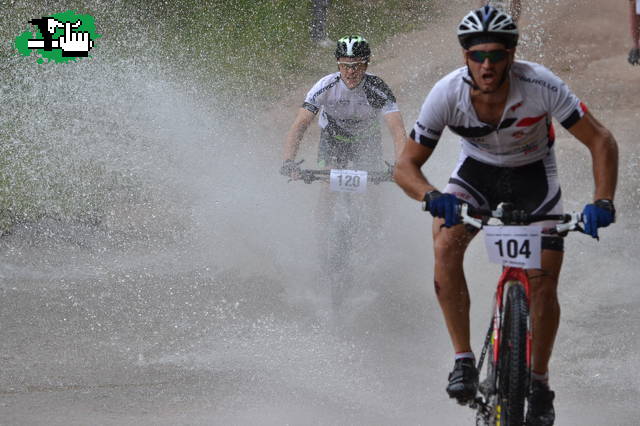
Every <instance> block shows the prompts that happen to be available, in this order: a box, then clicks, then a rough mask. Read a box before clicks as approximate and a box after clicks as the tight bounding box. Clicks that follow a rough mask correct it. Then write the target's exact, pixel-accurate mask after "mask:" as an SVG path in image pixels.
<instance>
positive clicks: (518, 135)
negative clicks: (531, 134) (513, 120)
mask: <svg viewBox="0 0 640 426" xmlns="http://www.w3.org/2000/svg"><path fill="white" fill-rule="evenodd" d="M525 134H526V133H525V132H523V131H522V130H518V131H517V132H514V133H512V134H511V136H513V138H514V139H520V138H522V137H523V136H524V135H525Z"/></svg>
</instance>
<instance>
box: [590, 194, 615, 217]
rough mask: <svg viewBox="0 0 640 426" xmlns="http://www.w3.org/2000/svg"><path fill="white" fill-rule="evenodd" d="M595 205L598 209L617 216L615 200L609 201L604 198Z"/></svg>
mask: <svg viewBox="0 0 640 426" xmlns="http://www.w3.org/2000/svg"><path fill="white" fill-rule="evenodd" d="M593 204H595V205H596V206H597V207H600V208H601V209H604V210H607V211H609V212H611V213H613V214H614V215H615V214H616V208H615V206H614V205H613V200H608V199H605V198H603V199H600V200H596V201H595V202H594V203H593Z"/></svg>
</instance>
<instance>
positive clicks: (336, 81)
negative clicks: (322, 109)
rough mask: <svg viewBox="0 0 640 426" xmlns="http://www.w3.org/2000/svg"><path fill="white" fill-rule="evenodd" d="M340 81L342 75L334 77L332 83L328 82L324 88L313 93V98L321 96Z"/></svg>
mask: <svg viewBox="0 0 640 426" xmlns="http://www.w3.org/2000/svg"><path fill="white" fill-rule="evenodd" d="M338 81H340V76H337V77H335V78H334V79H333V81H331V83H329V84H327V85H326V86H324V87H323V88H322V89H320V90H318V91H317V92H316V93H314V94H313V96H312V97H311V100H313V101H315V99H316V98H317V97H318V96H320V95H321V94H323V93H324V92H326V91H327V90H329V89H331V88H332V87H333V86H335V85H336V84H338Z"/></svg>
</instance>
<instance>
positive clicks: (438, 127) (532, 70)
mask: <svg viewBox="0 0 640 426" xmlns="http://www.w3.org/2000/svg"><path fill="white" fill-rule="evenodd" d="M457 34H458V39H459V41H460V44H461V45H462V49H463V52H462V53H463V58H464V61H465V63H466V66H464V67H462V68H459V69H457V70H455V71H453V72H452V73H450V74H448V75H447V76H445V77H444V78H442V79H441V80H440V81H438V82H437V83H436V84H435V86H434V87H433V88H432V90H431V92H430V93H429V95H428V96H427V98H426V100H425V101H424V104H423V105H422V109H421V111H420V115H419V117H418V120H417V122H416V123H415V126H414V128H413V130H412V131H411V133H410V137H409V139H408V142H407V144H406V146H405V148H404V150H403V152H402V154H401V156H400V158H399V160H398V162H397V164H396V169H395V174H394V177H395V180H396V182H397V183H398V184H399V185H400V186H401V187H402V188H403V190H404V191H405V192H406V193H407V194H408V195H409V196H410V197H412V198H414V199H416V200H419V201H423V209H424V210H426V211H429V212H430V213H431V215H433V216H434V218H435V219H434V224H433V225H434V226H433V238H434V252H435V262H434V269H435V271H434V275H435V279H434V281H435V291H436V295H437V298H438V301H439V303H440V306H441V308H442V311H443V314H444V318H445V323H446V325H447V328H448V331H449V334H450V337H451V340H452V343H453V346H454V350H455V362H454V368H453V371H452V372H451V373H450V375H449V384H448V386H447V393H448V394H449V396H450V397H451V398H455V399H457V400H458V401H460V402H468V401H469V400H471V399H473V398H474V396H475V394H476V391H477V387H478V371H477V369H476V366H475V359H474V354H473V352H472V350H471V346H470V337H469V305H470V300H469V293H468V289H467V284H466V279H465V275H464V271H463V258H464V254H465V251H466V249H467V246H468V244H469V242H470V241H471V239H472V238H473V236H474V233H473V232H471V231H469V230H468V229H466V228H465V227H464V226H461V225H460V224H459V223H460V222H459V220H460V219H459V217H458V213H457V206H458V205H459V203H460V202H461V201H464V202H467V203H469V204H471V205H473V206H474V207H480V208H484V209H486V208H491V209H495V208H496V207H497V203H499V202H501V201H504V202H511V203H513V205H514V207H515V208H516V209H522V210H526V211H528V212H529V213H537V214H556V213H563V208H562V199H561V191H560V184H559V182H558V176H557V170H556V162H555V155H554V150H553V146H554V142H555V136H554V129H553V124H552V118H555V119H556V120H557V121H558V122H560V124H561V125H562V126H563V127H565V128H566V129H567V130H568V131H569V133H571V134H572V135H573V136H574V137H576V138H577V139H578V140H579V141H580V142H582V143H583V144H584V145H585V146H586V147H587V148H588V149H589V151H590V153H591V159H592V168H593V175H594V180H595V192H594V202H593V203H589V204H588V205H587V206H585V208H584V211H583V213H584V218H585V231H586V233H588V234H590V235H591V236H593V237H594V238H598V228H601V227H605V226H608V225H609V224H611V223H613V221H614V218H615V209H614V206H613V196H614V192H615V186H616V180H617V169H618V150H617V144H616V141H615V140H614V138H613V136H612V135H611V133H610V132H609V131H608V130H607V129H606V128H605V127H604V126H603V125H602V124H600V122H598V121H597V120H596V119H595V118H594V117H593V115H591V113H590V112H589V111H588V110H587V108H586V107H585V105H584V104H583V103H582V102H580V100H579V99H578V98H577V97H576V96H575V95H574V94H573V93H572V92H571V91H570V90H569V88H568V87H567V86H566V84H565V83H564V82H563V81H562V80H560V78H558V77H557V76H556V75H554V74H553V73H552V72H551V71H549V70H548V69H547V68H545V67H544V66H542V65H539V64H536V63H533V62H526V61H520V60H518V61H516V60H515V59H514V55H515V49H516V45H517V42H518V28H517V26H516V25H515V23H514V22H513V20H512V19H511V17H510V16H509V15H507V14H505V13H504V12H502V11H499V10H497V9H495V8H493V7H491V6H484V7H482V8H480V9H477V10H474V11H471V12H469V13H468V14H467V15H466V16H465V17H464V18H463V19H462V21H461V22H460V24H459V25H458V28H457ZM445 127H448V128H449V129H450V130H451V131H452V132H453V133H455V134H457V135H458V136H460V140H461V148H462V150H461V153H460V157H459V160H458V164H457V166H456V167H455V169H454V172H453V174H452V176H451V177H450V179H449V182H448V185H447V186H446V187H445V188H444V190H443V191H442V192H440V191H438V190H437V189H436V188H435V186H433V185H432V184H431V183H429V181H428V180H427V179H426V177H425V176H424V175H423V174H422V172H421V167H422V165H423V164H424V163H425V162H426V161H427V160H428V159H429V157H430V156H431V154H432V152H433V150H434V149H435V147H436V145H437V144H438V141H439V139H440V136H441V135H442V132H443V130H444V129H445ZM541 256H542V258H541V259H542V267H541V269H540V270H529V271H528V273H529V280H530V284H531V318H532V330H533V342H532V354H533V359H532V384H531V392H530V395H529V396H528V408H527V415H526V416H527V424H528V425H552V424H553V423H554V420H555V412H554V408H553V399H554V392H553V391H551V390H550V388H549V384H548V381H549V376H548V364H549V359H550V357H551V351H552V348H553V343H554V340H555V336H556V332H557V329H558V324H559V319H560V307H559V304H558V298H557V293H556V291H557V285H558V276H559V273H560V268H561V265H562V257H563V240H562V238H561V237H543V240H542V253H541Z"/></svg>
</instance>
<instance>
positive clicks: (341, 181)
mask: <svg viewBox="0 0 640 426" xmlns="http://www.w3.org/2000/svg"><path fill="white" fill-rule="evenodd" d="M329 180H330V184H329V188H330V189H331V190H332V191H336V192H360V193H362V192H366V191H367V172H366V171H363V170H339V169H331V174H330V175H329Z"/></svg>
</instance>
